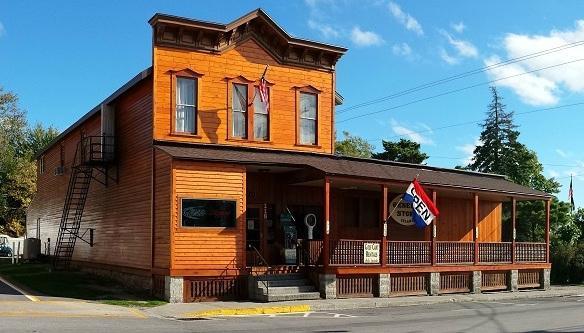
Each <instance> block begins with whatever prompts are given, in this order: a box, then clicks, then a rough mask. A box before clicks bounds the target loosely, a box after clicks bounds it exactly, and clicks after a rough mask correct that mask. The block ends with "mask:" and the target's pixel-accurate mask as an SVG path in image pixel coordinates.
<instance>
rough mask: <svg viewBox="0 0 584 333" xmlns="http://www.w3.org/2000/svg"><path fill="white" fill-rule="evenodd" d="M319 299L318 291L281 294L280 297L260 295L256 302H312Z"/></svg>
mask: <svg viewBox="0 0 584 333" xmlns="http://www.w3.org/2000/svg"><path fill="white" fill-rule="evenodd" d="M314 299H320V293H319V292H318V291H314V292H306V293H293V294H282V295H272V294H271V291H270V295H260V296H259V297H258V301H262V302H284V301H300V300H314Z"/></svg>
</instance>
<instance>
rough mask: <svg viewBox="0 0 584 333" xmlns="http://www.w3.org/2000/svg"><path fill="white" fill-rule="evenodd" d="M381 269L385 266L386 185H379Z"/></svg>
mask: <svg viewBox="0 0 584 333" xmlns="http://www.w3.org/2000/svg"><path fill="white" fill-rule="evenodd" d="M379 213H380V215H381V229H382V230H381V247H380V249H381V256H380V257H381V267H385V266H387V259H388V258H387V256H388V254H387V217H388V216H387V185H386V184H382V185H381V209H380V210H379Z"/></svg>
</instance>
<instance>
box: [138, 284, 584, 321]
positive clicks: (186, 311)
mask: <svg viewBox="0 0 584 333" xmlns="http://www.w3.org/2000/svg"><path fill="white" fill-rule="evenodd" d="M576 295H582V296H584V286H552V287H551V288H550V290H547V291H543V290H529V291H519V292H497V293H483V294H451V295H440V296H409V297H392V298H353V299H335V300H324V299H323V300H314V301H290V302H275V303H254V302H202V303H174V304H172V303H171V304H166V305H162V306H159V307H155V308H151V309H146V310H144V312H145V313H146V314H147V315H149V316H153V317H161V318H175V319H188V318H205V317H215V316H234V315H257V314H278V313H292V312H311V311H334V310H350V309H363V308H388V307H394V306H410V305H423V304H438V303H446V302H481V301H483V302H484V301H501V300H511V299H532V298H545V297H562V296H576Z"/></svg>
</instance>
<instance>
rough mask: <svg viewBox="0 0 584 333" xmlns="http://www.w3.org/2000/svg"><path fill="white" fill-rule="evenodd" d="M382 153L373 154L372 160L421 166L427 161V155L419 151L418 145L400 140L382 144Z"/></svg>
mask: <svg viewBox="0 0 584 333" xmlns="http://www.w3.org/2000/svg"><path fill="white" fill-rule="evenodd" d="M381 143H382V145H383V151H382V152H380V153H375V154H373V158H376V159H378V160H386V161H396V162H406V163H414V164H422V163H424V161H425V160H427V159H428V157H429V156H428V155H426V154H425V153H423V152H422V151H421V149H420V144H419V143H417V142H414V141H411V140H407V139H400V140H399V141H398V142H393V141H385V140H383V141H382V142H381Z"/></svg>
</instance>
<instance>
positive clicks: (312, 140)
mask: <svg viewBox="0 0 584 333" xmlns="http://www.w3.org/2000/svg"><path fill="white" fill-rule="evenodd" d="M317 119H318V106H317V95H316V94H311V93H307V92H300V137H299V141H300V144H303V145H316V140H317V138H316V131H317Z"/></svg>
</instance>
